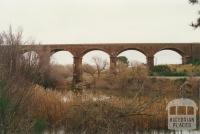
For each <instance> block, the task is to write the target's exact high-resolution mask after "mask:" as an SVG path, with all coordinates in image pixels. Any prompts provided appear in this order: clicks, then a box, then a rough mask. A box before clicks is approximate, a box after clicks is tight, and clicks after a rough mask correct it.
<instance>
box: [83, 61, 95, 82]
mask: <svg viewBox="0 0 200 134" xmlns="http://www.w3.org/2000/svg"><path fill="white" fill-rule="evenodd" d="M82 69H83V72H85V73H87V74H89V75H90V76H91V77H92V79H93V84H94V85H95V84H96V77H95V73H96V71H97V70H96V69H95V67H93V66H91V65H89V64H84V65H83V66H82Z"/></svg>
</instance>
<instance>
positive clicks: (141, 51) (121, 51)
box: [116, 48, 147, 57]
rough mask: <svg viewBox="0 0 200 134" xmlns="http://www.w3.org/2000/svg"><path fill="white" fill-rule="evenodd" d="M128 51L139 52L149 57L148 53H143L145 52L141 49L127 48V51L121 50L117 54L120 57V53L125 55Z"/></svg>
mask: <svg viewBox="0 0 200 134" xmlns="http://www.w3.org/2000/svg"><path fill="white" fill-rule="evenodd" d="M128 50H134V51H138V52H140V53H142V54H144V55H145V56H146V57H147V54H146V52H145V51H143V50H141V49H139V48H125V49H121V50H119V51H118V52H117V53H116V55H117V56H118V55H119V54H120V53H123V52H125V51H128Z"/></svg>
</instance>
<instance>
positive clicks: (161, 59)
mask: <svg viewBox="0 0 200 134" xmlns="http://www.w3.org/2000/svg"><path fill="white" fill-rule="evenodd" d="M182 59H183V57H182V55H181V54H180V53H178V52H176V51H174V50H168V49H167V50H161V51H159V52H157V53H156V54H155V55H154V65H166V64H182V63H183V61H182Z"/></svg>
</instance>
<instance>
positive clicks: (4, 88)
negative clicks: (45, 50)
mask: <svg viewBox="0 0 200 134" xmlns="http://www.w3.org/2000/svg"><path fill="white" fill-rule="evenodd" d="M0 39H1V41H0V43H1V45H0V134H11V133H20V134H23V133H24V134H27V133H37V134H40V133H44V132H47V133H57V132H62V133H108V134H111V133H134V132H135V131H139V132H141V133H142V132H143V131H150V130H152V129H156V130H162V129H166V127H167V124H166V123H167V122H166V117H167V116H166V110H165V108H166V104H167V103H168V102H169V101H170V100H171V99H173V98H176V97H192V98H193V99H196V100H197V99H198V97H197V95H198V82H197V80H196V79H194V78H191V79H189V80H185V79H184V80H176V81H171V80H157V79H149V78H148V73H149V70H148V68H147V67H146V66H145V65H137V66H134V67H131V68H128V67H127V64H123V63H120V62H119V63H118V68H117V75H114V74H110V73H109V72H108V71H107V70H105V64H104V62H102V61H101V60H100V59H98V60H97V61H98V62H96V69H95V68H93V67H91V66H89V65H84V66H83V72H84V78H83V79H84V81H83V83H81V84H80V85H79V88H78V89H79V91H78V92H77V89H74V90H75V91H76V92H73V91H74V90H70V87H68V90H67V89H65V90H54V89H55V88H57V86H58V85H60V83H59V82H61V81H63V80H66V79H70V77H71V75H72V74H70V73H66V72H67V71H66V70H65V69H63V71H62V69H60V67H58V66H53V67H49V68H48V70H43V69H44V68H42V67H41V66H40V65H39V64H38V62H37V61H38V60H37V57H35V56H28V58H23V57H21V56H19V45H22V44H24V43H23V42H22V40H21V32H18V33H17V34H13V33H12V30H11V29H10V31H9V32H8V33H6V32H3V33H2V34H1V36H0ZM4 45H8V47H4ZM8 48H9V49H8ZM5 57H6V58H5ZM33 57H34V58H33ZM68 69H71V67H68ZM98 69H99V70H98ZM49 70H51V71H50V72H49ZM47 72H48V73H47ZM57 72H60V73H57ZM63 72H65V73H63ZM68 72H72V71H68ZM56 74H57V75H56ZM141 74H143V75H141ZM183 83H184V84H183ZM68 85H70V82H69V84H68ZM183 85H184V86H183ZM180 87H181V88H180Z"/></svg>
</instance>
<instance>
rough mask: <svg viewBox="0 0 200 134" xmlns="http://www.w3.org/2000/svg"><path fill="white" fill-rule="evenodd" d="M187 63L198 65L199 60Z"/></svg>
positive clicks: (199, 63)
mask: <svg viewBox="0 0 200 134" xmlns="http://www.w3.org/2000/svg"><path fill="white" fill-rule="evenodd" d="M189 63H190V64H192V65H200V59H192V60H191V61H190V62H189Z"/></svg>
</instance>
